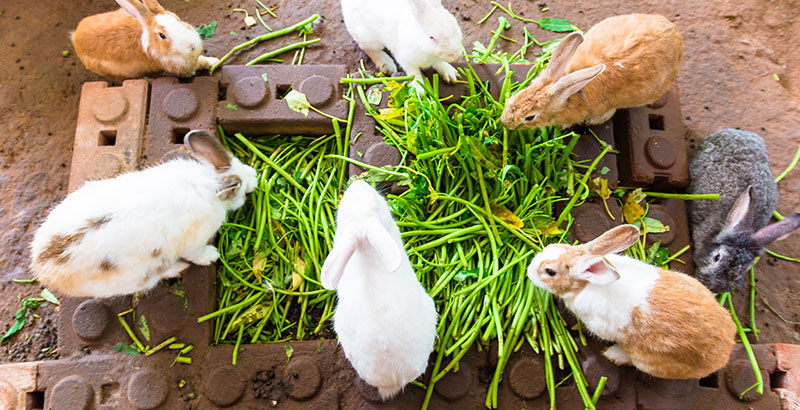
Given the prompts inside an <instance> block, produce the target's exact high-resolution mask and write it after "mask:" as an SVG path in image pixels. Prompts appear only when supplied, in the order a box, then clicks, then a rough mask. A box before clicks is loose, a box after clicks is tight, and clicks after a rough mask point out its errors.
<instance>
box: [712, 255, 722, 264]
mask: <svg viewBox="0 0 800 410" xmlns="http://www.w3.org/2000/svg"><path fill="white" fill-rule="evenodd" d="M720 259H722V256H720V254H719V253H717V254H716V255H714V262H719V260H720Z"/></svg>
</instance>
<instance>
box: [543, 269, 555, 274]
mask: <svg viewBox="0 0 800 410" xmlns="http://www.w3.org/2000/svg"><path fill="white" fill-rule="evenodd" d="M544 272H545V273H547V274H548V275H549V276H556V271H554V270H552V269H550V268H547V269H545V270H544Z"/></svg>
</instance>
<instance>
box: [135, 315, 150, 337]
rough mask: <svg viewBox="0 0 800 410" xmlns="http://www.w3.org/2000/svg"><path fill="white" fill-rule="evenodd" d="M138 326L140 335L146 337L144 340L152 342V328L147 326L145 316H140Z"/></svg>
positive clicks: (137, 321) (137, 320)
mask: <svg viewBox="0 0 800 410" xmlns="http://www.w3.org/2000/svg"><path fill="white" fill-rule="evenodd" d="M136 324H137V325H138V326H139V333H141V334H142V336H144V339H145V340H147V341H148V342H149V341H150V327H149V326H147V319H145V318H144V315H139V318H138V319H136Z"/></svg>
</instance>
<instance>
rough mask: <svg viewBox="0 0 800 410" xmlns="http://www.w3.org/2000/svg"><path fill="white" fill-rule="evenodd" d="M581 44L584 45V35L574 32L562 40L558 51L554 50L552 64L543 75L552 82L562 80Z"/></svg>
mask: <svg viewBox="0 0 800 410" xmlns="http://www.w3.org/2000/svg"><path fill="white" fill-rule="evenodd" d="M581 43H583V34H581V33H578V32H572V33H570V34H568V35H567V36H566V37H564V38H563V39H561V42H560V43H558V46H557V47H556V49H555V50H553V56H552V57H550V63H549V64H548V65H547V68H545V70H544V72H542V74H541V75H542V76H544V78H546V79H549V80H550V81H556V80H558V79H559V78H561V76H563V75H564V73H566V72H567V67H568V66H569V61H570V60H571V59H572V55H573V54H575V51H577V50H578V46H579V45H581Z"/></svg>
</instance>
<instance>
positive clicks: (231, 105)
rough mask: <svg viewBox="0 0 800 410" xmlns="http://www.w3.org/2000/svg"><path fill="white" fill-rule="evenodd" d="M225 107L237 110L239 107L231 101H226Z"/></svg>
mask: <svg viewBox="0 0 800 410" xmlns="http://www.w3.org/2000/svg"><path fill="white" fill-rule="evenodd" d="M225 108H227V109H229V110H238V109H239V107H237V106H235V105H233V104H231V103H228V105H226V106H225Z"/></svg>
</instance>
